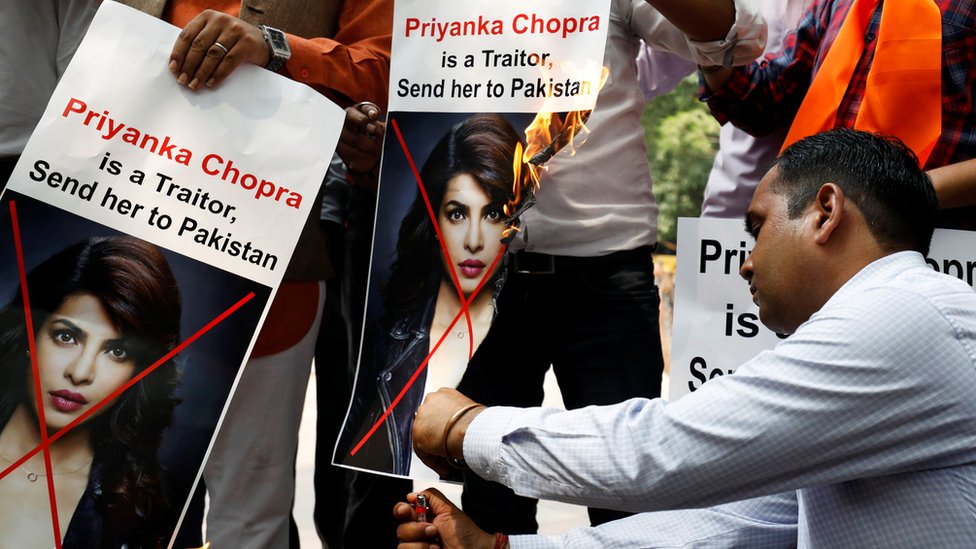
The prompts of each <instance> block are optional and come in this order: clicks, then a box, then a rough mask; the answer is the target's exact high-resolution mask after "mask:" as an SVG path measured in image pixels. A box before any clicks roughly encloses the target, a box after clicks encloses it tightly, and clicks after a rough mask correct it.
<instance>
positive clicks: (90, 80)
mask: <svg viewBox="0 0 976 549" xmlns="http://www.w3.org/2000/svg"><path fill="white" fill-rule="evenodd" d="M178 32H179V30H178V29H176V28H174V27H172V26H170V25H167V24H165V23H162V22H160V21H158V20H156V19H154V18H152V17H149V16H146V15H143V14H141V13H139V12H136V11H134V10H131V9H130V8H126V7H124V6H121V5H120V4H117V3H115V2H105V3H103V5H102V7H101V9H100V10H99V12H98V14H97V15H96V18H95V20H94V21H93V23H92V25H91V28H90V30H89V34H88V35H87V37H86V39H85V40H84V42H83V43H82V44H81V46H80V47H79V49H78V51H77V53H76V54H75V57H74V60H73V62H72V64H71V65H70V67H69V68H68V69H67V71H66V72H65V74H64V76H63V78H62V80H61V82H60V84H59V86H58V88H57V90H56V91H55V93H54V94H53V96H52V98H51V101H50V103H49V105H48V108H47V110H46V112H45V114H44V116H43V118H42V120H41V122H40V123H39V124H38V127H37V129H36V131H35V133H34V135H33V136H32V138H31V140H30V142H29V143H28V145H27V147H26V148H25V150H24V152H23V155H22V156H21V159H20V162H19V163H18V165H17V167H16V168H15V170H14V173H13V175H12V177H11V179H10V182H9V184H8V186H7V188H6V190H5V192H4V194H3V199H2V211H0V295H2V299H3V302H2V304H0V307H2V308H0V324H2V325H0V340H2V341H3V345H2V350H0V366H2V372H3V374H2V378H0V391H2V396H0V450H2V452H0V454H2V459H3V461H4V463H3V464H2V467H3V469H2V471H0V509H2V512H0V531H3V532H4V535H5V536H6V537H7V538H8V539H16V540H18V541H19V543H20V544H21V545H23V546H31V547H52V546H54V547H61V545H62V540H63V542H64V544H66V545H69V546H78V547H123V546H126V547H130V548H135V547H157V546H161V545H167V544H170V545H171V544H172V539H173V535H174V532H175V531H176V529H177V527H178V523H179V521H180V520H181V517H182V515H183V513H185V509H186V505H187V503H186V502H188V497H189V495H190V494H191V493H192V490H193V487H194V486H195V484H196V481H197V480H198V478H199V474H200V469H201V466H202V463H203V461H204V458H205V456H206V453H207V452H208V448H209V447H210V444H211V441H212V439H213V435H214V433H215V431H216V428H217V425H218V422H219V419H220V418H221V416H222V413H223V410H224V408H225V404H226V402H227V400H228V398H229V395H230V394H231V392H232V388H233V386H234V383H235V382H236V380H237V378H238V375H239V370H240V367H241V365H242V363H243V362H244V360H245V358H246V357H247V354H248V353H249V350H250V348H251V345H252V344H253V339H254V334H255V333H256V330H257V329H258V327H259V325H260V320H261V319H262V318H263V316H264V314H265V312H266V307H267V304H268V303H269V302H270V299H271V297H272V296H273V294H274V292H275V289H276V288H277V285H278V284H279V282H280V281H281V277H282V275H283V273H284V270H285V268H286V266H287V265H288V262H289V259H290V256H291V254H292V250H293V248H294V244H295V241H296V240H297V237H298V234H299V232H300V231H301V228H302V226H303V225H304V224H305V220H306V218H307V217H308V214H309V212H310V210H311V208H312V207H314V206H315V204H314V202H315V200H314V199H315V195H316V191H317V189H318V186H319V184H320V182H321V180H322V176H323V174H324V172H325V169H326V166H327V163H328V159H329V157H330V152H331V151H332V150H334V148H335V144H336V140H337V138H338V133H339V129H340V127H341V124H342V119H343V113H342V111H341V110H340V109H339V108H338V107H336V106H334V105H332V104H330V103H328V102H327V101H326V100H324V99H323V98H322V97H321V96H319V95H318V94H317V93H316V92H315V91H314V90H311V89H310V88H307V87H305V86H302V85H298V84H295V83H292V82H290V81H287V80H285V79H283V78H281V77H279V76H276V75H273V74H271V73H270V72H268V71H264V70H262V69H259V68H257V67H254V66H242V67H240V68H239V69H238V70H237V71H236V72H235V73H234V75H233V77H232V78H230V79H229V80H228V81H226V82H225V83H224V84H223V85H221V86H219V87H218V88H215V89H214V90H204V91H202V92H200V93H193V92H190V91H188V90H186V89H185V88H183V87H181V86H179V85H178V84H177V82H176V79H175V78H174V76H173V75H172V74H170V73H169V71H168V69H167V64H168V56H169V52H170V50H171V48H172V45H173V43H174V41H175V39H176V36H177V34H178ZM309 120H314V121H315V123H314V124H309V123H308V121H309ZM272 227H273V228H274V230H270V229H271V228H272Z"/></svg>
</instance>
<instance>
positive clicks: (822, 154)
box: [770, 128, 939, 255]
mask: <svg viewBox="0 0 976 549" xmlns="http://www.w3.org/2000/svg"><path fill="white" fill-rule="evenodd" d="M773 166H774V167H775V168H777V171H778V173H777V177H776V180H775V181H773V182H772V184H771V185H770V190H772V191H773V192H776V193H777V194H783V195H786V196H787V199H788V210H787V213H788V215H789V216H790V217H791V218H795V217H797V216H799V215H800V213H801V212H803V210H804V209H806V207H807V206H808V205H809V204H810V203H811V202H812V201H813V200H814V198H815V197H816V195H817V191H818V190H819V189H820V187H821V186H822V185H823V184H824V183H835V184H836V185H838V186H839V187H840V188H841V189H842V190H843V191H844V195H845V196H846V197H847V199H848V200H851V201H853V202H854V204H855V205H856V206H857V207H858V209H860V210H861V213H862V214H863V215H864V219H865V220H866V221H867V224H868V227H869V228H870V230H871V234H872V235H874V238H875V239H876V240H877V241H878V244H880V245H881V246H882V247H884V248H885V249H887V250H890V251H898V250H915V251H918V252H920V253H922V254H923V255H928V251H929V243H930V242H931V240H932V231H933V230H934V229H935V223H936V218H937V216H938V212H939V201H938V198H936V196H935V189H934V188H933V187H932V181H931V180H930V179H929V177H928V175H927V174H926V173H925V172H924V171H922V170H921V168H920V167H919V165H918V158H917V157H916V156H915V153H913V152H912V151H911V150H910V149H909V148H908V147H906V146H905V144H904V143H902V142H901V141H900V140H898V139H897V138H894V137H886V136H881V135H878V134H874V133H869V132H864V131H857V130H851V129H846V128H838V129H833V130H828V131H825V132H823V133H819V134H816V135H812V136H810V137H807V138H804V139H802V140H800V141H797V142H796V143H794V144H792V145H790V146H789V147H788V148H787V149H786V150H785V151H783V152H782V153H781V154H780V156H779V158H777V159H776V161H775V162H774V163H773Z"/></svg>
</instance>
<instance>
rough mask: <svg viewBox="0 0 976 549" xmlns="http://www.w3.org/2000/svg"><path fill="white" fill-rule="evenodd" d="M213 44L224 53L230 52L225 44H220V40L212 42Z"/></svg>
mask: <svg viewBox="0 0 976 549" xmlns="http://www.w3.org/2000/svg"><path fill="white" fill-rule="evenodd" d="M213 45H214V46H216V47H218V48H220V49H222V50H224V55H227V54H228V53H230V50H229V49H227V46H225V45H223V44H221V43H220V42H214V43H213Z"/></svg>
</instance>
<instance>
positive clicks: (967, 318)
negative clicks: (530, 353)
mask: <svg viewBox="0 0 976 549" xmlns="http://www.w3.org/2000/svg"><path fill="white" fill-rule="evenodd" d="M974 395H976V293H974V291H973V290H972V288H970V287H969V286H968V285H966V284H965V283H963V282H961V281H959V280H957V279H954V278H952V277H949V276H946V275H942V274H939V273H936V272H934V271H932V270H931V269H930V268H929V267H928V266H927V265H926V264H925V261H924V259H923V258H922V256H921V255H920V254H918V253H915V252H900V253H897V254H893V255H890V256H887V257H885V258H882V259H879V260H878V261H875V262H874V263H872V264H870V265H868V266H867V267H865V268H864V269H862V270H861V271H860V272H859V273H858V274H857V275H855V276H854V277H853V278H852V279H851V280H849V281H848V282H847V283H846V284H845V285H844V286H843V287H842V288H841V289H840V290H838V291H837V292H836V293H835V294H834V295H833V297H831V298H830V300H828V302H827V303H826V304H825V305H824V306H823V308H822V309H821V310H820V311H818V312H817V313H815V314H814V315H813V316H811V318H810V319H809V320H808V321H807V322H805V323H804V324H803V325H801V326H800V327H799V328H798V329H797V331H796V333H794V334H793V335H792V336H790V337H789V338H788V339H786V340H784V341H782V342H781V343H780V344H779V345H777V347H776V348H775V349H774V350H771V351H765V352H763V353H761V354H759V355H758V356H756V357H755V358H754V359H752V360H750V361H749V362H747V363H745V364H744V365H742V367H740V368H739V369H738V370H737V371H736V373H735V374H734V375H731V376H725V377H722V378H719V379H714V380H712V381H709V382H708V383H706V384H705V385H703V386H702V388H701V389H699V390H698V391H695V392H694V393H691V394H690V395H687V396H685V397H684V398H682V399H681V400H678V401H676V402H674V403H671V404H668V403H666V402H665V401H663V400H660V399H657V400H643V399H633V400H629V401H627V402H624V403H621V404H618V405H614V406H606V407H588V408H584V409H581V410H574V411H569V412H566V411H560V410H551V409H538V408H535V409H517V408H502V407H499V408H489V409H488V410H486V411H485V412H483V413H481V414H480V415H478V416H477V418H476V419H475V420H474V422H473V423H472V424H471V426H470V427H469V429H468V431H467V436H466V438H465V441H464V456H465V459H466V461H467V463H468V465H469V466H470V467H471V468H472V470H474V471H475V472H476V473H477V474H479V475H481V476H483V477H485V478H488V479H491V480H497V481H499V482H501V483H503V484H506V485H508V486H511V487H512V488H513V489H514V490H515V491H516V492H517V493H520V494H523V495H527V496H532V497H541V498H548V499H556V500H560V501H564V502H569V503H575V504H580V505H589V506H596V507H610V508H617V509H623V510H630V511H660V510H665V509H690V508H695V507H707V506H714V505H719V504H723V503H726V502H732V501H739V500H745V499H748V498H756V497H758V496H764V495H770V494H778V493H781V492H789V491H795V493H796V499H797V508H796V511H795V517H794V518H795V524H796V528H797V530H796V538H795V541H796V543H797V545H798V546H799V547H801V548H811V547H813V548H817V549H830V548H845V549H846V548H853V547H884V548H922V547H925V548H932V547H946V548H963V547H966V548H969V547H976V397H974ZM781 497H782V496H781ZM757 501H758V503H756V504H755V505H752V506H750V505H745V506H743V505H742V504H740V505H738V506H733V507H732V508H726V509H724V512H725V513H726V514H725V515H722V513H723V509H722V508H713V509H708V510H703V511H690V510H689V511H683V512H680V513H679V514H677V515H672V516H671V517H668V516H666V515H665V516H664V517H663V518H655V517H654V515H651V516H650V517H643V518H640V517H635V518H633V519H627V520H626V521H623V522H621V523H613V524H610V525H606V526H604V527H602V529H604V530H608V531H611V532H612V533H613V535H611V536H610V537H609V538H608V539H613V540H615V541H613V543H609V542H608V544H607V545H603V546H604V547H670V546H676V545H677V546H682V547H684V546H686V545H682V544H681V543H676V542H675V540H674V539H673V538H674V535H675V533H676V532H678V533H681V532H683V533H684V534H686V535H687V536H688V537H687V538H685V539H684V542H685V543H687V544H688V545H687V546H690V547H717V546H722V547H725V546H727V545H723V544H721V543H717V544H709V543H708V542H707V540H705V541H701V543H699V541H700V540H701V539H704V538H705V536H708V535H713V534H714V535H717V534H716V532H718V531H719V528H718V527H717V526H715V523H716V522H721V521H720V520H719V519H718V517H720V516H721V517H722V520H724V521H725V522H726V523H727V525H728V524H730V523H735V522H736V521H737V519H738V520H739V521H741V523H742V529H741V530H740V532H741V533H742V535H747V534H748V533H749V532H750V531H751V532H752V536H751V537H752V538H754V539H755V542H754V543H755V544H754V545H750V540H749V539H746V540H745V541H743V542H741V543H740V544H739V546H742V547H762V546H764V545H762V540H763V539H764V538H763V536H766V535H770V534H769V531H767V530H766V529H765V528H761V527H759V526H760V525H762V524H763V523H769V524H770V525H772V527H774V529H775V527H776V526H777V525H783V524H785V523H786V522H793V521H784V520H783V518H782V514H783V513H782V510H783V509H784V504H783V503H782V502H781V501H780V502H779V503H778V504H770V503H769V502H768V501H767V500H757ZM766 505H769V506H770V508H772V509H775V510H777V512H776V513H772V515H771V516H770V517H767V516H765V514H764V512H763V509H764V506H766ZM736 515H739V516H738V517H736ZM672 517H673V519H672ZM642 521H647V523H649V524H651V525H652V526H653V527H645V522H642ZM618 524H619V525H620V528H621V530H620V531H613V529H615V528H617V527H618V526H617V525H618ZM654 525H656V526H654ZM729 529H734V528H733V527H732V526H729ZM763 532H765V533H763ZM699 533H700V534H699ZM582 536H585V534H578V533H574V532H571V533H569V534H566V535H565V536H564V537H563V538H561V539H559V538H522V537H513V538H512V540H513V541H512V547H513V548H516V547H553V546H556V545H553V544H562V543H565V544H566V545H565V546H567V547H591V546H592V545H588V544H587V543H586V542H580V543H579V544H576V545H573V540H575V539H585V538H584V537H582ZM696 540H699V541H696ZM695 543H699V545H695ZM560 546H561V545H560ZM765 546H769V545H765ZM787 546H788V545H787Z"/></svg>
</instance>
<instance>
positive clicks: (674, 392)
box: [668, 217, 976, 401]
mask: <svg viewBox="0 0 976 549" xmlns="http://www.w3.org/2000/svg"><path fill="white" fill-rule="evenodd" d="M753 244H754V240H753V239H752V236H750V235H749V234H748V233H747V232H746V231H745V230H744V225H743V223H742V221H741V220H737V219H716V218H690V217H685V218H680V219H679V220H678V257H677V266H676V270H675V283H674V324H673V326H672V335H671V337H672V343H671V345H672V347H671V373H670V381H669V383H668V400H670V401H674V400H677V399H678V398H681V397H682V396H684V395H686V394H688V393H690V392H693V391H695V390H696V389H698V388H699V387H701V386H702V384H703V383H705V382H707V381H708V380H710V379H714V378H716V377H720V376H723V375H730V374H732V373H733V372H735V370H736V368H738V367H739V365H741V364H743V363H744V362H746V361H747V360H749V359H751V358H752V357H754V356H756V355H757V354H759V353H760V352H761V351H763V350H766V349H771V348H773V347H775V346H776V343H777V342H778V341H779V336H777V335H776V334H774V333H773V332H772V331H770V330H769V329H767V328H766V327H765V326H763V325H762V323H760V322H759V309H758V307H756V305H755V304H754V303H753V302H752V296H751V295H750V293H749V286H748V284H746V283H745V281H744V280H743V279H742V278H741V277H740V276H739V268H740V267H741V266H742V263H743V262H744V261H745V259H746V257H748V254H749V253H750V252H751V251H752V246H753ZM974 252H976V232H969V231H955V230H948V229H936V231H935V234H934V235H933V237H932V245H931V248H930V250H929V257H928V258H927V259H926V261H927V262H928V264H929V266H930V267H932V268H934V269H936V270H938V271H940V272H944V273H946V274H949V275H952V276H955V277H957V278H960V279H961V280H963V281H965V282H966V283H968V284H969V285H970V286H974V279H976V253H974Z"/></svg>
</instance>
